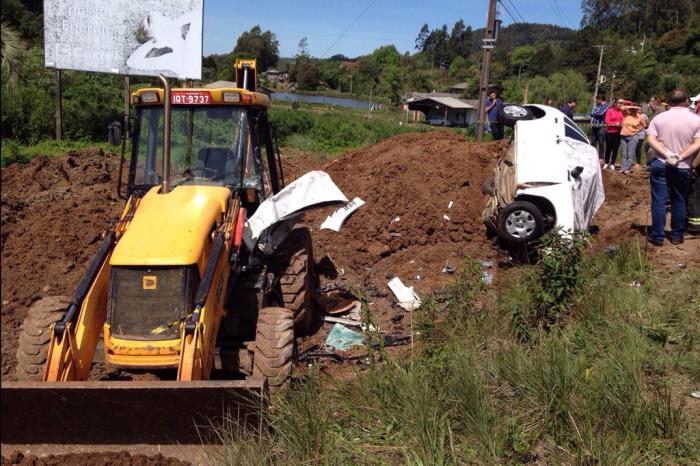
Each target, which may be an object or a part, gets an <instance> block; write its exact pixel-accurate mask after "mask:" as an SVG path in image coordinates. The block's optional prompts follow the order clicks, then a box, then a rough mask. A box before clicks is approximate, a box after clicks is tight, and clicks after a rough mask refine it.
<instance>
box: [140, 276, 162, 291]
mask: <svg viewBox="0 0 700 466" xmlns="http://www.w3.org/2000/svg"><path fill="white" fill-rule="evenodd" d="M141 287H142V288H143V289H144V290H155V289H156V288H158V277H156V276H155V275H145V276H144V277H143V280H142V281H141Z"/></svg>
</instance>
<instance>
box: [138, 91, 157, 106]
mask: <svg viewBox="0 0 700 466" xmlns="http://www.w3.org/2000/svg"><path fill="white" fill-rule="evenodd" d="M141 101H142V102H143V103H145V104H152V103H155V102H158V94H157V93H156V92H144V93H143V94H141Z"/></svg>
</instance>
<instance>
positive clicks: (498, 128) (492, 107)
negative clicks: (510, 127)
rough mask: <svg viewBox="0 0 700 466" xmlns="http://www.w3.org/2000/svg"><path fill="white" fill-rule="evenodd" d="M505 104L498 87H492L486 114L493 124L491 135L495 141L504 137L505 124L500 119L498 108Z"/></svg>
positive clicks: (487, 100) (487, 101)
mask: <svg viewBox="0 0 700 466" xmlns="http://www.w3.org/2000/svg"><path fill="white" fill-rule="evenodd" d="M501 105H503V101H502V100H501V99H500V97H498V94H497V93H496V89H491V90H490V92H489V96H488V97H487V99H486V115H487V116H488V119H489V122H490V124H491V135H492V136H493V139H494V140H495V141H498V140H500V139H503V125H501V123H499V121H498V109H499V108H501Z"/></svg>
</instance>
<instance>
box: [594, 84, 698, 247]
mask: <svg viewBox="0 0 700 466" xmlns="http://www.w3.org/2000/svg"><path fill="white" fill-rule="evenodd" d="M690 100H691V102H692V105H691V106H690V107H689V106H688V96H687V95H686V93H685V91H683V90H682V89H674V90H673V91H671V92H670V93H669V95H668V98H667V100H666V102H667V103H665V104H663V105H661V104H660V103H659V99H658V98H655V97H654V98H652V99H651V100H650V101H649V104H648V113H645V112H643V111H642V109H641V108H640V107H639V106H638V105H635V104H634V103H632V102H631V101H629V100H625V99H617V100H615V102H614V103H613V104H612V105H609V104H608V102H607V101H606V99H605V96H599V97H598V99H597V102H596V105H595V106H594V107H593V110H592V111H591V127H592V129H591V144H592V145H593V146H594V147H596V148H597V149H598V155H599V157H600V159H601V163H602V164H603V169H608V170H613V171H614V170H615V160H616V158H617V153H618V150H619V152H620V157H621V163H620V171H621V172H622V173H626V174H630V173H631V171H632V169H634V168H639V166H640V161H641V152H642V149H645V150H646V158H647V167H648V170H649V178H650V185H651V218H652V225H651V228H650V229H649V231H648V235H647V240H648V241H649V242H650V243H651V244H653V245H655V246H661V245H662V244H663V242H664V227H665V225H666V205H667V203H668V202H670V207H671V231H670V234H669V239H670V241H671V243H672V244H680V243H682V242H683V234H684V232H685V231H688V232H689V233H693V234H700V181H696V180H698V178H700V176H699V175H700V155H699V152H700V94H698V95H697V96H695V97H693V98H692V99H690ZM688 110H690V111H688ZM645 141H646V142H645ZM686 217H687V225H686Z"/></svg>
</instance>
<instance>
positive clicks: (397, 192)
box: [307, 130, 507, 333]
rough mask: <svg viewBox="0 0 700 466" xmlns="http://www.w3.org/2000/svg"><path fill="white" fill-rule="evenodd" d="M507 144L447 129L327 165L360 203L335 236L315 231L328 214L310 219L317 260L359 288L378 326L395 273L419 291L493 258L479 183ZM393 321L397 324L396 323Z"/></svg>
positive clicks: (389, 313) (383, 323)
mask: <svg viewBox="0 0 700 466" xmlns="http://www.w3.org/2000/svg"><path fill="white" fill-rule="evenodd" d="M506 145H507V142H505V141H503V142H496V143H485V144H480V143H473V142H467V141H465V140H464V138H462V137H461V136H459V135H457V134H455V133H454V132H452V131H447V130H445V131H432V132H428V133H409V134H403V135H399V136H396V137H393V138H389V139H386V140H384V141H382V142H380V143H378V144H375V145H372V146H368V147H364V148H361V149H357V150H352V151H349V152H347V153H345V154H343V155H341V156H340V157H339V158H338V159H336V160H334V161H332V162H330V163H328V164H327V165H326V166H325V167H324V170H325V171H326V172H328V173H329V174H330V175H331V177H332V178H333V180H334V181H335V182H336V184H337V185H338V186H339V187H340V189H341V190H342V191H343V192H344V193H345V194H346V196H347V197H348V198H350V199H352V198H354V197H355V196H358V197H360V198H362V199H363V200H364V201H365V202H366V204H365V205H364V206H362V207H361V208H360V209H359V210H358V211H356V212H355V213H354V214H353V216H352V217H350V218H349V219H348V220H347V222H346V223H345V225H344V226H343V227H342V228H341V230H340V232H338V233H336V232H334V231H330V230H319V229H318V226H319V225H320V224H321V222H322V221H323V219H324V218H325V216H326V215H328V213H329V211H328V210H325V211H321V212H316V213H313V214H310V215H309V216H308V217H307V222H308V223H309V224H310V225H311V226H312V227H313V228H314V247H315V249H316V258H317V260H318V259H319V258H320V257H322V255H323V254H325V255H328V256H329V257H330V258H331V259H332V261H333V263H334V264H335V268H336V269H337V271H338V272H339V277H338V279H340V280H342V281H345V282H347V283H348V284H350V285H354V286H357V287H359V288H360V289H362V290H364V291H365V292H366V293H367V294H368V298H369V300H370V302H374V307H373V308H372V310H373V313H374V317H375V319H376V321H377V322H378V323H379V324H380V327H383V329H385V330H388V329H389V328H394V329H395V330H396V331H397V332H399V333H400V331H401V327H402V326H401V325H398V326H397V325H394V324H392V323H391V322H390V319H391V318H392V317H394V314H395V313H396V312H399V313H401V312H404V311H402V310H397V308H394V309H393V310H392V309H390V308H391V304H390V303H391V301H392V297H391V296H389V294H388V293H389V290H388V288H387V286H386V283H387V282H388V280H389V279H390V278H392V277H393V276H398V277H399V278H401V280H402V281H403V282H404V283H405V284H406V285H409V286H414V287H415V289H416V290H417V291H418V292H421V293H430V292H433V291H435V290H437V289H439V288H442V287H446V286H447V285H448V284H449V283H450V281H451V280H452V276H451V275H449V274H446V273H444V272H442V269H443V268H444V266H445V265H446V264H448V265H450V266H452V267H457V266H459V265H460V263H461V262H462V261H463V259H464V258H465V257H466V256H471V257H475V258H479V259H490V258H494V257H495V256H496V253H495V251H493V250H491V249H490V247H489V243H488V241H487V240H486V238H485V235H484V226H483V224H482V221H481V212H482V210H483V206H484V196H483V194H482V192H481V183H482V181H483V180H484V179H485V178H486V177H488V176H489V175H490V174H491V173H492V171H493V167H494V166H495V162H496V159H497V158H498V156H499V154H500V153H501V152H502V151H503V149H504V148H505V147H506ZM394 320H396V319H394Z"/></svg>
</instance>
